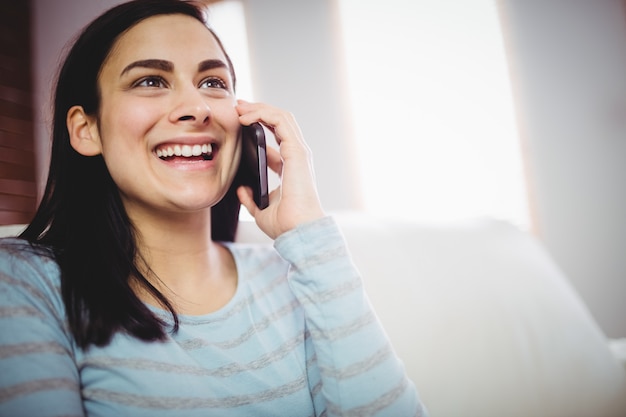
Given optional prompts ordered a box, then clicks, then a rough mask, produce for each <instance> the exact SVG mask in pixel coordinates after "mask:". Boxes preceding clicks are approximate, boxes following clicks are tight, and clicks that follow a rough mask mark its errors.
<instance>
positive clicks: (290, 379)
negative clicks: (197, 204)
mask: <svg viewBox="0 0 626 417" xmlns="http://www.w3.org/2000/svg"><path fill="white" fill-rule="evenodd" d="M22 244H25V243H22ZM19 245H20V243H19V241H17V240H11V241H5V242H3V243H2V244H1V245H0V416H7V417H8V416H10V417H19V416H38V417H45V416H85V415H86V416H90V417H96V416H128V417H134V416H150V417H160V416H163V417H165V416H172V417H174V416H175V417H181V416H185V417H186V416H190V417H193V416H219V417H229V416H254V417H261V416H271V417H278V416H289V417H298V416H303V417H304V416H339V415H341V416H370V415H371V416H374V415H376V416H393V417H402V416H421V415H425V414H426V412H425V410H424V409H423V407H422V405H421V403H420V401H419V398H418V396H417V393H416V390H415V388H414V385H413V383H412V382H411V381H410V380H408V379H407V376H406V374H405V372H404V369H403V366H402V364H401V363H400V361H399V360H398V358H397V357H396V355H395V353H394V351H393V349H392V347H391V346H390V344H389V341H388V339H387V338H386V336H385V334H384V331H383V330H382V328H381V327H380V324H379V322H378V320H377V318H376V315H375V314H374V312H373V311H372V309H371V307H370V304H369V302H368V300H367V297H366V295H365V293H364V291H363V287H362V283H361V279H360V277H359V275H358V273H357V271H356V269H355V268H354V266H353V265H352V263H351V261H350V257H349V255H348V252H347V249H346V246H345V243H344V240H343V238H342V236H341V233H340V231H339V229H338V228H337V226H336V224H335V222H334V220H333V219H332V218H330V217H328V218H325V219H322V220H319V221H316V222H312V223H309V224H307V225H303V226H300V227H299V228H297V229H295V230H292V231H290V232H288V233H285V234H284V235H282V236H280V237H279V238H278V239H277V240H276V241H275V242H274V247H273V248H272V247H271V246H269V245H244V244H233V243H229V244H226V246H227V248H228V249H229V250H230V251H231V253H232V254H233V257H234V259H235V262H236V265H237V271H238V276H239V280H238V286H237V290H236V293H235V295H234V297H233V298H232V299H231V300H230V301H229V302H228V304H227V305H226V306H224V307H223V308H222V309H220V310H219V311H217V312H215V313H211V314H207V315H202V316H185V315H182V316H180V329H179V331H178V332H176V333H170V334H168V338H167V340H166V341H164V342H143V341H141V340H139V339H136V338H134V337H131V336H128V335H126V334H123V333H118V334H117V335H116V336H114V338H113V340H112V342H111V343H110V344H108V345H107V346H105V347H96V346H92V347H91V348H89V349H87V350H82V349H79V348H78V347H77V346H76V344H75V343H74V342H73V339H72V335H71V333H69V331H68V327H67V322H66V320H65V307H64V304H63V301H62V298H61V294H60V278H59V270H58V267H57V265H56V263H54V261H52V260H50V259H48V258H45V257H39V256H37V255H34V254H33V253H32V252H28V251H23V250H19ZM111 308H115V306H111ZM154 312H155V314H157V315H159V316H161V317H162V318H163V319H164V320H168V321H169V322H171V317H169V316H168V314H166V312H165V311H162V310H159V309H158V308H154Z"/></svg>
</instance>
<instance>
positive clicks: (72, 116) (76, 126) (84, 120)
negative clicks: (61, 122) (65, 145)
mask: <svg viewBox="0 0 626 417" xmlns="http://www.w3.org/2000/svg"><path fill="white" fill-rule="evenodd" d="M66 123H67V130H68V132H69V134H70V144H71V145H72V148H74V150H75V151H76V152H78V153H79V154H81V155H83V156H95V155H99V154H101V153H102V146H101V144H100V133H99V132H98V124H97V123H96V120H95V118H94V117H92V116H89V115H88V114H86V113H85V110H84V109H83V108H82V106H72V107H71V108H70V109H69V110H68V112H67V121H66Z"/></svg>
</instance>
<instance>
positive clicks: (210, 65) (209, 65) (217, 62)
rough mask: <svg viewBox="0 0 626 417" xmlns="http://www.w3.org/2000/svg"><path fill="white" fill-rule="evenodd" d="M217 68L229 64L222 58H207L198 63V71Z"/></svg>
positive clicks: (226, 66)
mask: <svg viewBox="0 0 626 417" xmlns="http://www.w3.org/2000/svg"><path fill="white" fill-rule="evenodd" d="M215 68H228V65H226V63H225V62H224V61H222V60H221V59H207V60H206V61H202V62H201V63H199V64H198V72H204V71H208V70H212V69H215Z"/></svg>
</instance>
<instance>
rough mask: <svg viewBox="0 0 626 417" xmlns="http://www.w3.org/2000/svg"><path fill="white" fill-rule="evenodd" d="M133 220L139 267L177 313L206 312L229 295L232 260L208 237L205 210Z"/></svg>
mask: <svg viewBox="0 0 626 417" xmlns="http://www.w3.org/2000/svg"><path fill="white" fill-rule="evenodd" d="M141 220H143V221H141ZM133 223H134V224H135V228H136V230H137V248H138V254H139V256H140V259H139V267H140V269H141V270H142V272H143V273H144V276H145V277H146V278H147V279H148V280H149V281H150V282H151V283H152V285H154V286H155V287H156V288H157V289H158V290H159V291H161V293H162V294H163V295H165V296H166V297H167V298H168V299H169V300H170V302H172V303H173V305H174V307H175V308H176V310H177V311H178V312H179V313H183V314H204V313H209V312H212V311H215V310H217V309H219V308H220V307H222V306H223V305H225V304H226V303H227V302H228V300H230V298H232V296H233V294H234V291H235V289H236V286H237V271H236V267H235V263H234V260H233V258H232V255H231V254H230V252H229V251H228V249H226V248H225V247H223V246H222V245H220V244H218V243H215V242H213V241H212V240H211V216H210V212H208V213H195V214H193V215H188V216H180V215H172V216H163V217H161V218H160V219H159V221H157V220H155V219H150V221H147V219H133ZM140 296H141V294H140ZM146 301H147V302H151V300H149V299H148V300H146Z"/></svg>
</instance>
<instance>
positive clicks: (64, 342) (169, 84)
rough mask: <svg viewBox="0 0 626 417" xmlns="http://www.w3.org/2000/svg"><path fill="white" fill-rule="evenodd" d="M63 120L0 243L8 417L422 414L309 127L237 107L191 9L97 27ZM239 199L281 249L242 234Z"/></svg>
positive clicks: (147, 3) (72, 81) (143, 4)
mask: <svg viewBox="0 0 626 417" xmlns="http://www.w3.org/2000/svg"><path fill="white" fill-rule="evenodd" d="M180 45H185V48H181V47H180ZM54 110H55V113H54V121H53V123H54V125H53V130H52V132H53V134H52V136H53V137H52V143H53V144H52V157H51V163H50V171H49V176H48V183H47V187H46V190H45V192H44V196H43V199H42V202H41V204H40V206H39V208H38V211H37V213H36V215H35V218H34V219H33V221H32V222H31V223H30V224H29V225H28V227H27V228H26V230H25V231H24V232H23V233H22V234H21V235H20V236H19V238H17V239H5V240H2V241H0V351H1V352H2V354H0V369H1V370H2V372H1V373H0V375H1V377H0V399H1V400H2V401H1V402H0V415H11V416H18V417H19V416H32V415H37V416H44V417H45V416H53V415H88V416H91V417H95V416H110V415H130V416H144V415H145V416H151V417H154V416H156V417H159V416H180V415H181V414H184V415H186V416H192V417H193V416H210V415H216V416H220V417H224V416H241V415H272V416H281V415H284V416H290V417H294V416H299V415H301V416H311V415H315V416H322V415H328V416H331V415H359V416H364V415H375V414H377V413H380V412H382V413H385V414H388V415H411V416H420V415H424V414H425V411H424V408H423V407H422V405H421V403H420V401H419V398H418V395H417V392H416V390H415V387H414V385H413V383H412V382H411V381H410V380H409V379H408V378H407V375H406V373H405V371H404V368H403V366H402V364H401V363H400V361H399V359H398V357H397V356H396V354H395V352H394V350H393V348H392V347H391V345H390V343H389V341H388V339H387V337H386V335H385V333H384V331H383V330H382V328H381V326H380V323H379V322H378V319H377V317H376V314H375V313H374V312H373V311H372V308H371V307H370V304H369V302H368V300H367V296H366V294H365V292H364V289H363V285H362V282H361V279H360V276H359V274H358V271H356V270H355V268H354V265H353V263H352V261H351V259H350V257H349V254H348V250H347V248H346V246H345V243H344V241H343V238H342V235H341V233H340V231H339V229H338V227H337V225H336V222H335V221H334V220H333V219H332V218H331V217H328V216H326V215H325V212H324V210H323V209H322V207H321V204H320V201H319V198H318V195H317V190H316V185H315V180H314V173H313V169H312V166H313V165H312V160H311V152H310V150H309V148H308V146H307V144H306V142H305V140H304V138H303V136H302V133H301V131H300V128H299V126H298V123H297V121H296V120H295V118H294V117H293V115H292V114H291V113H289V112H287V111H285V110H282V109H278V108H276V107H273V106H270V105H268V104H264V103H251V102H246V101H243V100H238V99H237V97H236V95H235V76H234V70H233V65H232V62H231V60H230V59H229V57H228V55H227V53H226V51H225V50H224V48H223V46H222V44H221V42H220V40H219V39H218V37H217V36H216V35H215V33H214V32H213V31H211V30H210V29H208V27H207V26H206V24H205V22H204V21H203V14H202V11H201V10H199V9H197V8H196V6H194V5H193V3H191V2H183V1H179V0H135V1H131V2H128V3H124V4H121V5H119V6H117V7H114V8H113V9H111V10H109V11H107V12H105V13H104V14H103V15H101V16H100V17H98V18H97V19H96V20H94V21H93V22H92V23H91V24H89V25H88V26H87V27H86V28H85V29H84V30H83V31H82V32H81V34H80V35H79V36H78V38H77V40H76V42H75V43H74V44H73V46H72V48H71V49H70V51H69V53H68V55H67V57H66V59H65V61H64V63H63V66H62V68H61V71H60V73H59V76H58V83H57V84H56V91H55V102H54ZM253 123H260V124H261V125H263V126H265V128H267V129H268V130H269V131H271V132H272V133H273V134H274V137H275V138H276V142H277V143H276V145H277V148H278V149H273V148H272V149H270V148H268V150H267V163H268V166H269V168H270V169H272V170H273V171H274V172H277V173H280V174H281V175H280V178H281V183H280V186H279V187H278V188H277V189H275V190H274V191H273V192H272V193H271V194H270V198H269V206H268V207H267V208H265V209H263V210H261V209H260V208H259V207H257V206H256V205H255V203H254V199H253V195H252V190H251V189H250V188H249V187H247V186H243V185H242V183H241V175H242V174H241V172H242V170H244V169H245V167H243V168H241V167H240V165H241V147H242V145H241V135H240V130H241V129H242V126H248V125H251V124H253ZM240 168H241V169H240ZM240 205H243V206H244V207H245V208H246V209H247V211H248V212H249V213H250V215H251V216H252V217H253V218H254V220H255V222H256V223H257V225H258V227H259V229H260V230H262V231H263V232H264V233H265V234H266V235H267V236H268V237H270V238H272V239H275V241H274V247H269V246H259V247H251V246H248V245H242V244H235V243H233V242H232V241H233V238H234V234H235V232H236V225H237V219H238V213H239V209H240ZM33 363H35V364H36V366H32V364H33Z"/></svg>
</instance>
